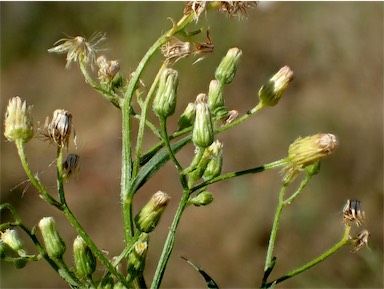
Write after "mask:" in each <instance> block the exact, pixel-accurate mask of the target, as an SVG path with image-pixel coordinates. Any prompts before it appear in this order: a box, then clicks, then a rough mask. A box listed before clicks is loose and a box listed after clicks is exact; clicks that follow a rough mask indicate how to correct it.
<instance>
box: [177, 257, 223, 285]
mask: <svg viewBox="0 0 384 289" xmlns="http://www.w3.org/2000/svg"><path fill="white" fill-rule="evenodd" d="M180 257H181V258H183V259H184V260H185V261H187V262H188V263H189V264H190V265H191V266H192V267H193V268H195V270H196V271H198V272H199V273H200V274H201V276H203V278H204V280H205V282H206V283H207V286H208V288H216V289H218V288H219V286H218V285H217V284H216V282H215V281H214V280H213V279H212V278H211V277H210V276H209V275H208V274H207V273H205V271H203V270H202V269H201V268H200V267H199V266H198V265H196V264H194V263H193V262H192V261H191V260H189V259H187V258H185V257H183V256H180Z"/></svg>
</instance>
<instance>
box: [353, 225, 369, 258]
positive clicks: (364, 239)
mask: <svg viewBox="0 0 384 289" xmlns="http://www.w3.org/2000/svg"><path fill="white" fill-rule="evenodd" d="M369 235H370V234H369V232H368V230H363V231H361V232H360V233H359V234H358V235H357V236H356V237H355V238H353V239H352V243H353V245H354V246H355V248H354V249H353V250H352V253H355V252H357V251H359V250H360V249H361V248H362V247H364V245H365V246H367V247H368V239H369Z"/></svg>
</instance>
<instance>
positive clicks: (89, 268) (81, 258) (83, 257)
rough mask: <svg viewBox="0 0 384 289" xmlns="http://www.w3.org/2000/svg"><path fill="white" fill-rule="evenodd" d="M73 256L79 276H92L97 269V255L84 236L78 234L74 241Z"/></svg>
mask: <svg viewBox="0 0 384 289" xmlns="http://www.w3.org/2000/svg"><path fill="white" fill-rule="evenodd" d="M73 258H74V261H75V268H76V273H77V276H79V277H80V278H82V277H86V276H90V275H92V273H93V272H95V270H96V257H95V256H94V255H93V253H92V251H91V249H89V247H88V245H87V243H85V241H84V240H83V238H82V237H80V236H77V238H76V239H75V241H74V242H73Z"/></svg>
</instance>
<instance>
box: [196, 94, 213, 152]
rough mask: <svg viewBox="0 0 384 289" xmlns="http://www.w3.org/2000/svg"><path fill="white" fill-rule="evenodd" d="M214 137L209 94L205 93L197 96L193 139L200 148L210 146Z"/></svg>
mask: <svg viewBox="0 0 384 289" xmlns="http://www.w3.org/2000/svg"><path fill="white" fill-rule="evenodd" d="M213 139H214V133H213V125H212V118H211V112H210V110H209V106H208V104H207V96H206V95H205V94H203V93H201V94H199V95H198V96H197V98H196V119H195V124H194V126H193V131H192V141H193V143H194V144H195V146H197V147H199V148H206V147H208V146H210V145H211V144H212V142H213Z"/></svg>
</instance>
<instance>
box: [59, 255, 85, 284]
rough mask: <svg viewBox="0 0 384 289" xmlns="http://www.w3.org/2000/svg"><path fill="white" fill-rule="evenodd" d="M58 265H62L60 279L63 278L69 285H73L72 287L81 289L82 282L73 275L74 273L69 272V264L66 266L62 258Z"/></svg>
mask: <svg viewBox="0 0 384 289" xmlns="http://www.w3.org/2000/svg"><path fill="white" fill-rule="evenodd" d="M57 263H59V264H60V269H61V273H60V277H61V278H63V279H64V280H65V281H66V282H68V283H69V284H71V285H74V284H76V285H75V286H77V287H80V288H81V285H82V284H81V282H80V281H79V280H78V279H77V278H76V276H75V275H74V274H73V272H71V270H69V268H68V266H67V264H65V262H64V260H63V259H61V258H60V259H58V260H57ZM80 284H81V285H80Z"/></svg>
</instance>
